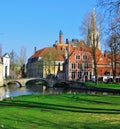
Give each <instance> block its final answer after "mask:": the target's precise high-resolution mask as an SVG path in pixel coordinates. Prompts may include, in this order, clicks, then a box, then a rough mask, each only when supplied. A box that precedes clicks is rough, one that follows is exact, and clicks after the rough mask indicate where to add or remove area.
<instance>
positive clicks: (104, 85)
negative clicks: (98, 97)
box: [85, 82, 120, 89]
mask: <svg viewBox="0 0 120 129" xmlns="http://www.w3.org/2000/svg"><path fill="white" fill-rule="evenodd" d="M85 84H86V85H88V86H96V84H95V83H94V82H85ZM96 87H101V88H110V89H120V84H105V83H98V85H97V86H96Z"/></svg>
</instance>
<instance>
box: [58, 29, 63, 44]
mask: <svg viewBox="0 0 120 129" xmlns="http://www.w3.org/2000/svg"><path fill="white" fill-rule="evenodd" d="M59 43H60V44H62V43H63V32H62V30H60V32H59Z"/></svg>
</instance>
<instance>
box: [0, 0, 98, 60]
mask: <svg viewBox="0 0 120 129" xmlns="http://www.w3.org/2000/svg"><path fill="white" fill-rule="evenodd" d="M95 5H96V0H0V44H1V45H2V53H3V54H4V53H6V52H8V53H10V52H11V51H12V50H14V51H15V52H16V53H17V54H18V55H19V53H20V49H21V47H25V48H26V49H27V50H26V53H27V58H28V57H30V56H31V55H32V54H33V52H34V47H37V49H41V48H44V47H47V46H52V45H53V44H54V43H55V41H56V40H58V39H59V37H58V36H59V30H62V31H63V34H64V41H65V39H66V38H68V39H69V40H71V39H72V38H77V39H81V38H82V36H81V33H80V26H81V22H82V20H83V19H84V17H85V14H86V13H87V12H90V11H91V10H92V9H93V8H94V7H95Z"/></svg>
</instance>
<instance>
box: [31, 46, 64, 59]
mask: <svg viewBox="0 0 120 129" xmlns="http://www.w3.org/2000/svg"><path fill="white" fill-rule="evenodd" d="M59 50H60V49H59V48H58V50H57V49H56V48H55V47H46V48H43V49H40V50H38V51H36V52H35V53H34V54H33V55H32V56H31V57H30V58H29V59H33V58H38V57H44V56H45V55H47V53H49V52H51V54H52V55H51V56H52V57H53V58H55V60H58V61H64V53H63V52H62V51H61V50H60V51H59ZM55 51H59V54H58V55H56V54H55Z"/></svg>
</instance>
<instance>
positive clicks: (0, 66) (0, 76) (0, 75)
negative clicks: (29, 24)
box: [0, 58, 3, 86]
mask: <svg viewBox="0 0 120 129" xmlns="http://www.w3.org/2000/svg"><path fill="white" fill-rule="evenodd" d="M2 85H3V63H2V60H1V58H0V86H2Z"/></svg>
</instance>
